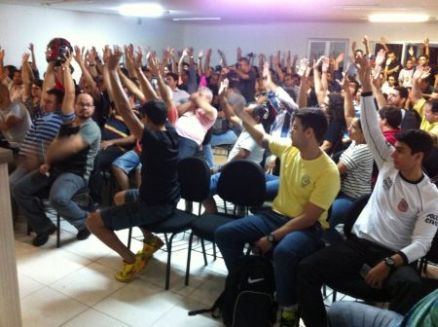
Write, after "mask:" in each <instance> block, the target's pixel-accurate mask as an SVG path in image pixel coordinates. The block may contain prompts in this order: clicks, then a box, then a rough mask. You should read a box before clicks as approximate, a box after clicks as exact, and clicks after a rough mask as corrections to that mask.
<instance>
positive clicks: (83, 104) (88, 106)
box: [76, 102, 94, 108]
mask: <svg viewBox="0 0 438 327" xmlns="http://www.w3.org/2000/svg"><path fill="white" fill-rule="evenodd" d="M76 105H77V106H78V107H84V108H92V107H94V106H93V105H92V104H91V103H83V102H78V103H76Z"/></svg>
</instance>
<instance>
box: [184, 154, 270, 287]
mask: <svg viewBox="0 0 438 327" xmlns="http://www.w3.org/2000/svg"><path fill="white" fill-rule="evenodd" d="M217 193H218V195H219V196H220V197H221V198H222V199H223V200H224V206H225V213H223V214H206V215H203V216H201V217H200V218H199V219H197V220H195V221H194V222H193V223H192V227H191V228H192V232H191V234H190V237H189V249H188V254H187V267H186V278H185V285H188V284H189V274H190V261H191V251H192V241H193V236H195V235H196V236H198V237H199V238H200V239H201V245H202V250H203V255H204V264H205V265H207V257H206V253H205V245H204V240H207V241H210V242H212V243H213V251H214V258H215V259H216V255H215V254H216V252H215V249H216V248H215V244H214V242H215V240H214V233H215V231H216V229H217V228H218V227H220V226H222V225H224V224H226V223H228V222H230V221H233V220H234V219H238V218H240V217H239V216H236V215H235V213H236V210H235V208H236V206H240V207H245V208H246V212H247V209H248V208H249V207H253V206H255V207H258V206H260V205H262V204H263V202H264V199H265V193H266V182H265V175H264V173H263V170H262V168H261V166H260V165H258V164H256V163H254V162H252V161H249V160H236V161H232V162H230V163H228V164H227V165H226V166H225V167H224V169H223V170H222V173H221V176H220V178H219V181H218V187H217ZM226 202H231V203H233V204H234V206H235V207H234V210H233V211H234V214H229V213H227V211H226V210H227V209H226V208H227V205H226Z"/></svg>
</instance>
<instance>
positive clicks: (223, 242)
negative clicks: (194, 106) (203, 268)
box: [215, 107, 340, 326]
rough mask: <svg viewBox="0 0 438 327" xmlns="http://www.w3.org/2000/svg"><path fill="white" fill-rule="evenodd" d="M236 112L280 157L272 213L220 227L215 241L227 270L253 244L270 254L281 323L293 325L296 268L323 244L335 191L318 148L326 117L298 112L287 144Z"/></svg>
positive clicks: (336, 182)
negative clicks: (278, 182) (278, 177)
mask: <svg viewBox="0 0 438 327" xmlns="http://www.w3.org/2000/svg"><path fill="white" fill-rule="evenodd" d="M235 112H236V114H237V115H238V116H239V117H240V118H241V119H242V121H243V125H244V127H245V129H246V130H247V131H248V133H249V134H250V135H251V136H252V137H253V138H254V139H255V140H256V141H257V142H258V143H259V144H261V145H263V146H264V147H265V148H268V147H269V149H270V150H271V152H272V153H273V154H275V155H277V156H278V157H279V158H280V159H281V167H280V188H279V192H278V195H277V197H276V198H275V200H274V203H273V208H272V210H271V211H268V212H263V213H260V214H257V215H253V216H248V217H244V218H241V219H237V220H236V221H233V222H230V223H228V224H225V225H223V226H221V227H220V228H218V229H217V231H216V234H215V239H216V242H217V244H218V246H219V248H220V250H221V252H222V255H223V257H224V260H225V264H226V265H227V268H228V270H229V271H230V270H232V269H233V267H234V266H235V264H236V263H237V261H238V260H239V258H240V256H241V255H242V254H243V248H244V246H245V244H246V243H254V245H255V246H256V247H258V248H259V249H260V250H261V252H262V253H267V252H269V251H270V250H273V261H274V273H275V282H276V286H277V301H278V303H279V304H280V306H281V307H282V322H281V325H282V326H295V324H297V323H298V319H297V318H298V317H297V314H296V310H297V306H296V304H297V297H296V286H297V284H296V272H297V265H298V262H299V261H300V260H301V259H303V258H304V257H306V256H308V255H310V254H311V253H313V252H315V251H317V250H318V249H319V248H321V247H322V246H323V243H322V241H321V236H322V229H323V228H324V229H325V228H327V227H328V224H327V219H326V218H327V210H328V209H329V207H330V205H331V204H332V202H333V200H334V198H335V197H336V194H337V193H338V192H339V188H340V179H339V172H338V169H337V168H336V164H335V163H334V162H333V161H332V160H331V159H330V157H329V156H328V155H327V154H326V153H325V152H324V151H322V150H321V149H320V148H319V145H320V143H321V141H322V137H323V135H324V133H325V130H326V128H327V119H326V117H325V115H324V113H323V112H322V111H320V110H317V109H302V110H299V111H298V112H297V113H296V114H295V119H294V120H293V122H292V126H291V139H292V145H291V146H290V145H283V144H281V143H277V142H276V141H274V140H273V139H272V137H271V136H270V135H268V134H267V133H265V132H264V131H263V130H260V129H257V128H256V127H255V126H256V122H255V121H254V119H253V118H252V117H251V116H249V114H248V113H246V112H245V111H244V110H243V108H240V110H239V107H235Z"/></svg>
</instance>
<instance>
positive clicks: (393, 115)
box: [379, 107, 402, 129]
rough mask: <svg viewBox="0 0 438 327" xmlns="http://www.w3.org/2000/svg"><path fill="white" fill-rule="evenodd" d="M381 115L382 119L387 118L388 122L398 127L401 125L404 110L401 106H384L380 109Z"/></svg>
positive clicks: (393, 126) (395, 127)
mask: <svg viewBox="0 0 438 327" xmlns="http://www.w3.org/2000/svg"><path fill="white" fill-rule="evenodd" d="M379 116H380V118H381V119H386V122H387V123H388V125H389V126H391V127H392V128H394V129H397V128H399V127H400V124H401V121H402V112H401V110H400V109H399V108H395V107H383V108H382V109H380V110H379Z"/></svg>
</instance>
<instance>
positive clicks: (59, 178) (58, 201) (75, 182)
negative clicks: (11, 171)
mask: <svg viewBox="0 0 438 327" xmlns="http://www.w3.org/2000/svg"><path fill="white" fill-rule="evenodd" d="M50 185H51V187H50V193H49V202H50V206H51V207H53V208H54V209H55V210H56V211H57V212H58V213H59V215H60V216H61V217H63V218H65V219H66V220H67V221H69V222H70V223H71V224H72V225H73V226H75V227H76V228H77V229H78V230H81V229H83V228H84V227H85V218H86V217H87V214H88V213H87V212H86V211H85V210H83V209H81V208H80V207H79V206H78V205H77V204H76V203H75V202H74V201H72V198H73V196H74V195H75V194H76V193H77V192H78V191H79V190H81V189H83V188H84V187H86V186H87V183H86V181H85V180H84V179H83V178H82V177H81V176H78V175H75V174H72V173H61V174H59V175H56V174H51V175H50V177H47V176H45V175H42V174H41V173H40V172H39V171H38V170H35V171H33V172H31V173H29V174H28V175H26V176H25V177H23V178H22V179H20V180H19V182H18V183H17V184H16V185H15V187H14V189H13V190H12V192H13V196H14V199H15V201H16V202H17V205H18V206H19V207H20V208H21V209H22V210H23V213H24V215H25V216H26V218H27V220H28V222H29V225H30V227H31V228H32V229H33V230H34V231H35V232H36V233H37V234H41V233H45V232H47V231H48V230H50V229H51V227H52V222H51V220H50V219H49V218H47V216H46V213H45V210H44V205H43V203H42V201H41V198H40V197H39V194H41V192H42V191H43V190H44V189H46V188H47V187H49V186H50Z"/></svg>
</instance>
